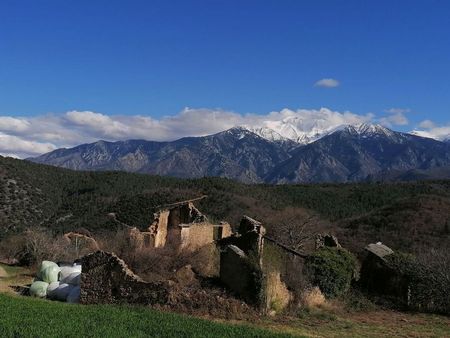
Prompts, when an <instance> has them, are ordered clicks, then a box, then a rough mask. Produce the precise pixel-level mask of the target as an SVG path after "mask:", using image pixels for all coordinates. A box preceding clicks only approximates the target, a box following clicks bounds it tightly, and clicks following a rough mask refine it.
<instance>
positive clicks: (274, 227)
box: [267, 207, 323, 252]
mask: <svg viewBox="0 0 450 338" xmlns="http://www.w3.org/2000/svg"><path fill="white" fill-rule="evenodd" d="M267 223H268V224H270V225H271V227H270V229H269V232H270V234H271V236H272V237H273V238H274V239H276V240H277V241H279V242H280V243H282V244H284V245H286V246H287V247H289V248H291V249H292V250H295V251H297V252H304V251H305V250H307V249H309V248H307V246H308V245H310V244H312V243H313V239H314V237H315V235H316V234H317V233H318V232H319V231H320V228H321V227H322V226H323V222H322V221H321V220H320V218H319V217H318V216H317V215H315V214H312V213H311V212H309V211H307V210H305V209H299V208H292V207H289V208H286V209H284V210H282V211H280V212H277V213H274V214H273V215H271V216H269V218H268V220H267Z"/></svg>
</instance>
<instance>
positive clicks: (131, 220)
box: [0, 157, 450, 251]
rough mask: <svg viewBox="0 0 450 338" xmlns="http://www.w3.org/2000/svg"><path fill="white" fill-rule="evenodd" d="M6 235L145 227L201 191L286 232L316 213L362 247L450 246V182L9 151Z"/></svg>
mask: <svg viewBox="0 0 450 338" xmlns="http://www.w3.org/2000/svg"><path fill="white" fill-rule="evenodd" d="M0 189H1V190H0V191H1V195H0V198H1V200H0V239H1V238H4V237H7V236H9V235H11V234H14V233H17V232H20V231H23V230H24V229H26V228H27V227H38V226H39V227H45V228H50V229H52V230H54V231H55V232H56V233H61V232H67V231H69V230H75V229H79V228H85V229H87V230H89V231H91V232H93V233H94V234H95V233H105V232H108V231H116V230H117V228H118V226H119V225H118V223H117V222H115V221H114V220H113V219H111V217H108V214H109V213H116V215H117V218H118V219H119V220H120V221H121V222H123V223H126V224H128V225H130V226H137V227H140V228H143V227H145V226H147V225H148V224H149V223H150V222H151V220H152V215H153V212H154V210H155V208H156V207H157V206H159V205H161V204H164V203H171V202H176V201H180V200H184V199H188V198H194V197H198V196H201V195H208V198H206V199H204V200H202V201H200V202H199V203H198V207H199V208H200V210H202V211H203V212H204V213H206V214H207V215H208V216H209V217H210V218H211V219H213V220H214V221H220V220H227V221H229V222H230V223H231V224H232V225H236V224H237V222H238V220H239V218H240V217H241V216H242V215H243V214H247V215H249V216H251V217H254V218H256V219H260V220H261V221H262V222H264V223H265V224H267V226H268V228H269V229H268V230H269V233H271V234H272V235H274V236H277V235H279V232H280V231H281V230H280V229H281V227H282V225H284V226H285V225H286V223H288V222H291V223H292V226H294V227H295V226H296V224H300V223H301V219H302V218H305V219H306V218H307V219H312V220H313V221H311V222H310V223H311V224H310V225H309V228H310V229H309V230H310V231H311V232H314V231H319V230H320V231H322V230H324V231H325V230H326V231H331V232H334V233H336V234H338V235H339V237H340V239H341V240H342V241H343V243H345V244H346V245H348V246H349V247H351V248H352V249H354V250H355V251H358V250H361V248H362V247H363V246H364V245H365V244H367V242H369V241H372V242H373V241H383V242H385V243H386V244H388V245H391V246H393V247H399V248H401V249H403V250H405V251H419V250H421V248H423V247H424V246H425V247H429V246H442V245H449V244H450V231H449V227H450V225H449V222H450V221H449V215H450V181H448V180H447V181H426V182H409V183H384V184H379V183H360V184H332V185H331V184H315V185H246V184H242V183H237V182H235V181H231V180H227V179H222V178H202V179H177V178H168V177H159V176H149V175H142V174H131V173H123V172H76V171H70V170H66V169H61V168H56V167H51V166H46V165H41V164H35V163H31V162H28V161H22V160H15V159H11V158H3V157H0Z"/></svg>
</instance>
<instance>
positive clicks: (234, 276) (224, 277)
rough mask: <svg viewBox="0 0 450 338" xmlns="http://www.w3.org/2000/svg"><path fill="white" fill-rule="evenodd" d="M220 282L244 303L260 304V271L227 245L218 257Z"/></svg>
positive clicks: (254, 264) (235, 247)
mask: <svg viewBox="0 0 450 338" xmlns="http://www.w3.org/2000/svg"><path fill="white" fill-rule="evenodd" d="M220 280H221V282H222V283H223V284H224V285H225V286H226V287H228V288H229V289H230V290H232V291H233V292H234V293H236V295H238V296H239V297H240V298H242V299H244V300H245V301H246V302H248V303H250V304H257V305H259V304H260V302H261V290H262V281H263V276H262V271H261V269H259V268H258V266H257V263H255V262H252V261H251V260H250V258H249V257H248V256H247V255H246V254H245V253H244V251H242V250H241V249H239V248H238V247H237V246H235V245H228V246H227V247H226V248H225V249H224V250H223V251H222V253H221V255H220Z"/></svg>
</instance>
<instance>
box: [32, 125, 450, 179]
mask: <svg viewBox="0 0 450 338" xmlns="http://www.w3.org/2000/svg"><path fill="white" fill-rule="evenodd" d="M29 160H31V161H33V162H38V163H44V164H50V165H54V166H58V167H64V168H69V169H74V170H121V171H129V172H138V173H147V174H153V175H167V176H177V177H184V178H196V177H203V176H221V177H227V178H232V179H236V180H239V181H242V182H245V183H263V182H265V183H274V184H283V183H310V182H356V181H365V180H384V179H388V178H389V179H394V180H395V179H396V178H397V179H403V178H405V177H406V178H407V179H414V173H416V172H417V173H418V174H417V175H418V178H424V177H425V178H426V177H427V175H428V172H432V174H430V177H433V178H435V176H436V173H438V178H446V176H447V175H448V176H449V177H450V144H449V143H448V142H441V141H437V140H434V139H429V138H424V137H420V136H417V135H413V134H408V133H402V132H397V131H393V130H391V129H389V128H386V127H383V126H381V125H374V124H358V125H345V126H340V127H334V128H328V129H326V128H325V129H323V128H315V127H312V128H311V130H310V131H309V132H306V131H302V130H299V129H298V128H295V125H292V124H287V123H285V124H283V125H280V126H274V128H270V127H262V128H252V127H248V126H242V127H235V128H232V129H229V130H226V131H223V132H220V133H217V134H214V135H208V136H202V137H185V138H181V139H179V140H176V141H171V142H156V141H145V140H128V141H117V142H107V141H98V142H95V143H91V144H83V145H80V146H77V147H74V148H70V149H57V150H54V151H52V152H50V153H47V154H44V155H41V156H39V157H36V158H31V159H29ZM436 168H439V170H436ZM406 172H408V173H409V174H408V175H406V176H405V175H404V173H406Z"/></svg>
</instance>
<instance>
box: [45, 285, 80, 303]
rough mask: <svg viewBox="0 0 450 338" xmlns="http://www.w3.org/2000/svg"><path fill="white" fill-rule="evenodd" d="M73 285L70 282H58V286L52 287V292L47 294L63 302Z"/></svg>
mask: <svg viewBox="0 0 450 338" xmlns="http://www.w3.org/2000/svg"><path fill="white" fill-rule="evenodd" d="M74 287H75V286H73V285H70V284H66V283H60V284H59V285H58V287H57V288H55V289H53V290H52V292H51V293H50V294H49V298H51V299H55V300H60V301H62V302H65V301H66V299H67V296H69V294H70V292H71V291H72V289H73V288H74Z"/></svg>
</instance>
